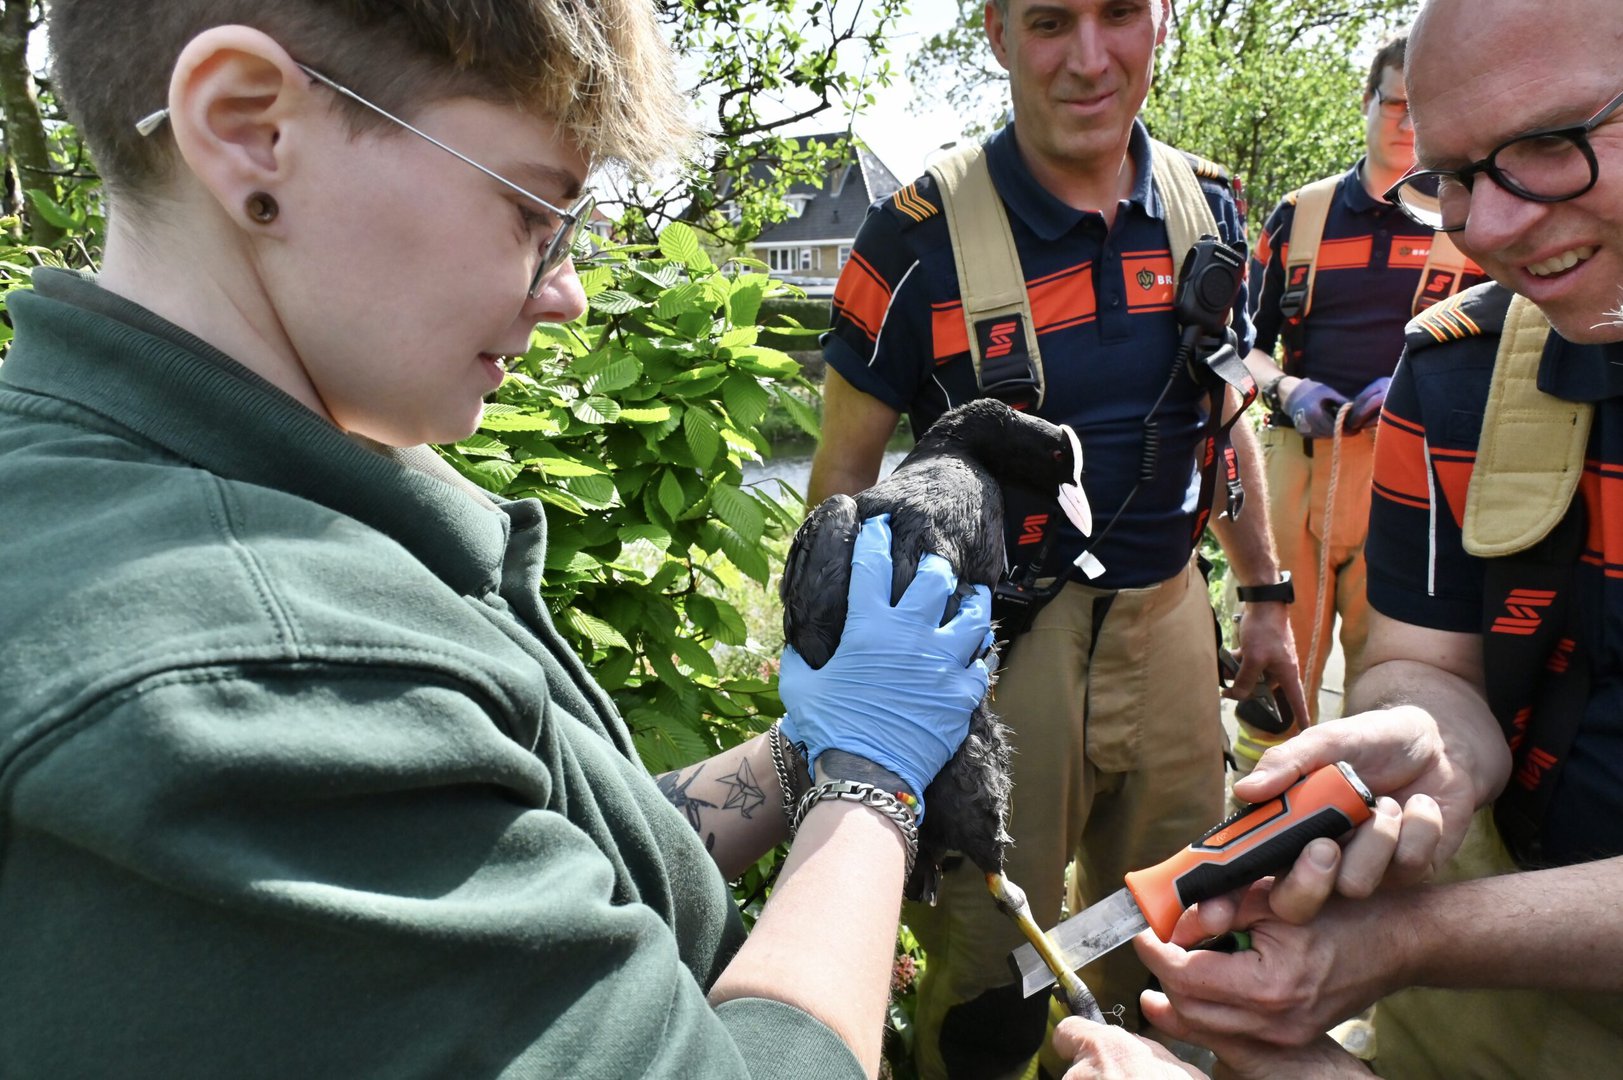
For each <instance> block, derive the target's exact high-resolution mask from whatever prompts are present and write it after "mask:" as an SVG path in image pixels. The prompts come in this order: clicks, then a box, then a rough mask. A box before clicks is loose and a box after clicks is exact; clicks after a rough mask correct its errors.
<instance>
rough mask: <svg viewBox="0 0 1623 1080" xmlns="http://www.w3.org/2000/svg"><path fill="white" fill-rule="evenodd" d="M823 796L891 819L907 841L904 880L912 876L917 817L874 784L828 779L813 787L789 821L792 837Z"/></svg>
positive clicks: (917, 834)
mask: <svg viewBox="0 0 1623 1080" xmlns="http://www.w3.org/2000/svg"><path fill="white" fill-rule="evenodd" d="M824 799H838V800H840V801H841V802H854V803H861V804H862V805H863V806H866V807H868V808H869V809H871V810H877V811H879V812H880V813H881V814H884V815H885V816H886V817H888V818H890V820H891V821H892V822H894V823H895V825H896V828H897V829H899V830H901V833H902V839H903V840H905V841H906V842H907V868H906V869H905V870H904V871H902V880H903V881H906V880H907V879H908V878H910V877H912V876H913V860H914V859H916V858H918V854H919V827H918V818H917V816H916V815H915V814H914V813H913V810H912V809H911V808H910V807H908V806H907V805H906V804H904V803H903V802H902V801H901V800H900V799H898V798H897V797H896V796H895V795H893V794H891V793H890V792H888V791H885V790H884V789H882V788H876V787H874V786H873V785H872V784H859V783H857V782H856V781H854V780H829V781H826V782H824V783H821V784H815V785H813V786H812V789H811V790H810V791H808V792H806V794H805V795H803V796H802V797H801V799H800V805H799V806H797V807H796V808H795V816H794V819H793V820H792V821H791V822H790V823H789V836H790V837H791V838H793V837H794V835H795V834H796V833H797V832H799V831H800V822H801V820H802V819H804V818H805V816H806V811H808V810H810V809H811V808H812V807H813V806H815V805H816V804H817V803H820V802H822V801H823V800H824Z"/></svg>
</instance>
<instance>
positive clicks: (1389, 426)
mask: <svg viewBox="0 0 1623 1080" xmlns="http://www.w3.org/2000/svg"><path fill="white" fill-rule="evenodd" d="M1377 431H1378V434H1377V435H1376V437H1375V494H1376V495H1378V496H1380V497H1382V498H1384V499H1387V500H1389V501H1391V502H1395V503H1399V504H1401V505H1403V506H1413V507H1418V508H1420V509H1422V510H1427V509H1430V508H1431V494H1430V489H1431V485H1429V484H1428V483H1427V482H1426V441H1425V438H1424V436H1422V435H1421V433H1420V429H1419V428H1417V427H1415V426H1414V425H1413V424H1411V423H1410V422H1408V421H1406V420H1403V419H1402V418H1400V417H1396V416H1393V415H1392V414H1391V413H1385V414H1383V415H1382V417H1381V424H1380V427H1379V428H1378V429H1377Z"/></svg>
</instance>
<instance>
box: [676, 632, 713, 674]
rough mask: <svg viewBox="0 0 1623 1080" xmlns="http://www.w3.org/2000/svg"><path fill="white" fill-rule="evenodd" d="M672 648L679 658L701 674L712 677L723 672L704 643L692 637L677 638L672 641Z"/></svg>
mask: <svg viewBox="0 0 1623 1080" xmlns="http://www.w3.org/2000/svg"><path fill="white" fill-rule="evenodd" d="M671 650H672V651H673V652H675V653H676V657H677V659H678V660H680V661H682V663H684V664H686V665H687V666H688V667H690V668H692V669H693V671H694V672H696V673H697V674H700V675H708V676H710V677H711V678H712V679H713V678H715V677H716V676H717V675H719V674H721V673H720V672H719V671H718V670H717V669H716V661H715V658H714V657H712V656H711V655H710V652H709V650H707V649H706V648H705V647H704V646H703V645H700V644H699V643H698V642H697V641H694V640H692V639H690V638H677V639H676V640H675V641H673V642H671Z"/></svg>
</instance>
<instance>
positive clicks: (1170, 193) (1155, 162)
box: [929, 139, 1217, 408]
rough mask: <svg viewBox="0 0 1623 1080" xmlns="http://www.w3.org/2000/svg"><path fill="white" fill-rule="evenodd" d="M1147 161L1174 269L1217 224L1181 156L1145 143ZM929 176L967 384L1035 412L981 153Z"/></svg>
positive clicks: (999, 221) (1015, 260)
mask: <svg viewBox="0 0 1623 1080" xmlns="http://www.w3.org/2000/svg"><path fill="white" fill-rule="evenodd" d="M1150 159H1151V163H1152V165H1151V168H1152V172H1153V174H1154V177H1155V181H1156V185H1157V188H1158V189H1159V191H1160V195H1161V201H1162V203H1163V205H1164V206H1165V209H1166V222H1167V237H1168V239H1169V241H1170V243H1171V251H1172V252H1173V265H1174V266H1176V265H1178V264H1180V263H1181V261H1182V259H1183V256H1184V254H1185V253H1187V252H1188V251H1189V249H1190V248H1191V247H1193V246H1194V244H1195V241H1196V240H1198V239H1200V237H1201V236H1203V235H1208V234H1210V235H1213V236H1215V235H1216V234H1217V220H1216V219H1215V218H1214V217H1213V216H1212V210H1211V207H1210V206H1209V205H1208V204H1207V202H1206V197H1205V195H1204V194H1202V193H1201V190H1200V182H1199V180H1198V179H1197V178H1196V176H1195V170H1194V168H1193V167H1192V166H1191V165H1190V164H1189V162H1188V160H1187V159H1185V158H1184V156H1183V155H1182V154H1181V153H1179V152H1178V151H1177V150H1174V149H1173V148H1172V147H1170V146H1167V145H1166V144H1164V143H1161V142H1157V141H1155V140H1153V139H1152V140H1151V142H1150ZM929 171H930V173H931V174H932V175H933V176H934V177H935V179H936V185H937V187H938V188H939V190H940V191H941V198H942V202H943V203H944V204H945V208H946V216H947V229H948V233H949V235H950V236H951V237H952V253H953V258H954V260H955V261H956V262H957V265H958V289H959V292H960V293H961V294H962V296H963V300H964V329H965V330H966V331H967V333H968V337H969V355H970V358H971V360H972V361H973V363H974V365H975V384H976V386H978V387H979V388H980V391H981V393H982V394H984V395H986V396H989V397H1000V398H1003V399H1004V400H1007V401H1010V403H1011V404H1018V403H1022V402H1023V404H1018V407H1031V408H1036V407H1039V406H1041V404H1042V401H1043V396H1044V394H1045V392H1046V390H1047V380H1046V378H1045V376H1044V373H1043V361H1042V353H1041V350H1040V349H1039V348H1038V345H1037V327H1036V324H1035V323H1034V321H1033V320H1032V317H1031V300H1030V298H1029V297H1028V296H1027V295H1026V278H1025V274H1024V272H1023V271H1022V270H1021V269H1020V255H1019V252H1017V251H1016V250H1015V246H1014V234H1013V233H1012V232H1011V231H1010V229H1009V217H1008V213H1007V212H1006V211H1005V210H1004V208H1003V200H1002V199H1000V198H999V197H998V194H997V190H996V189H995V188H994V187H993V185H992V174H991V170H990V169H989V168H988V167H987V164H986V153H985V149H984V148H983V147H980V146H971V147H966V148H964V149H961V150H958V151H956V152H955V153H952V154H948V155H946V156H945V157H943V158H941V159H940V160H939V161H937V162H936V163H935V164H933V165H931V166H930V169H929Z"/></svg>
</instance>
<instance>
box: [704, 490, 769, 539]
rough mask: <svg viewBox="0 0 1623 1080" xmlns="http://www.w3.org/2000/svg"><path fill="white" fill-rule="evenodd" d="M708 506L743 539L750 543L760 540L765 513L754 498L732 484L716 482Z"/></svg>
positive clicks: (763, 527)
mask: <svg viewBox="0 0 1623 1080" xmlns="http://www.w3.org/2000/svg"><path fill="white" fill-rule="evenodd" d="M710 506H711V509H713V510H714V511H715V512H716V516H717V517H719V518H720V519H721V520H722V521H724V522H726V523H727V524H728V525H729V526H730V527H731V528H732V529H733V531H734V532H736V533H738V535H739V536H740V537H742V538H743V539H744V540H746V541H748V542H749V543H752V544H754V543H758V542H759V541H760V539H761V533H762V532H763V531H764V530H765V528H766V515H765V514H764V513H763V512H762V511H761V507H760V505H759V504H758V503H757V502H756V501H755V500H754V499H752V498H750V497H749V496H748V495H746V494H744V493H743V492H742V491H740V490H738V488H736V487H734V486H733V485H732V484H717V485H716V487H715V489H714V490H713V491H711V493H710Z"/></svg>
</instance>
